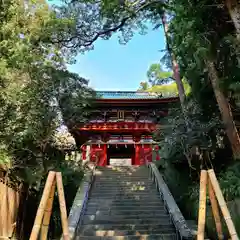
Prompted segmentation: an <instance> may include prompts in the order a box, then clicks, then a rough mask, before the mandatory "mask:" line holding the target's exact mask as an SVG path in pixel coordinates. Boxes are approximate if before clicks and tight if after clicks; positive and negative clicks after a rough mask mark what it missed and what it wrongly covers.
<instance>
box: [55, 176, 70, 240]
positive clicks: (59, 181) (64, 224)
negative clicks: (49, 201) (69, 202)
mask: <svg viewBox="0 0 240 240" xmlns="http://www.w3.org/2000/svg"><path fill="white" fill-rule="evenodd" d="M56 180H57V190H58V200H59V205H60V212H61V222H62V231H63V240H69V230H68V219H67V208H66V202H65V196H64V190H63V183H62V174H61V173H60V172H57V173H56Z"/></svg>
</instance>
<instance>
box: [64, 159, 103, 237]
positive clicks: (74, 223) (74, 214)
mask: <svg viewBox="0 0 240 240" xmlns="http://www.w3.org/2000/svg"><path fill="white" fill-rule="evenodd" d="M98 162H99V158H98V159H97V161H95V162H93V168H92V169H91V168H90V171H88V172H87V173H86V174H84V177H83V181H82V182H81V184H80V186H79V188H78V190H77V193H76V196H75V198H74V202H73V205H72V208H71V211H70V213H69V217H68V226H69V238H70V240H72V239H74V237H75V234H76V230H77V227H78V225H79V224H80V223H81V221H82V217H83V215H84V213H85V210H86V204H87V200H88V196H89V192H90V190H91V187H92V183H93V180H94V176H95V173H96V167H97V165H98ZM88 163H89V162H88ZM91 163H92V162H91ZM84 166H87V164H85V165H84ZM86 169H87V168H84V170H86ZM88 169H89V168H88ZM84 170H83V171H84Z"/></svg>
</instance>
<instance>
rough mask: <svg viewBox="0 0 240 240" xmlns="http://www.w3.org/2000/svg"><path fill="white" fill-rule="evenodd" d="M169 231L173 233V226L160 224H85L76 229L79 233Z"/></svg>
mask: <svg viewBox="0 0 240 240" xmlns="http://www.w3.org/2000/svg"><path fill="white" fill-rule="evenodd" d="M165 228H167V229H169V228H171V229H172V230H173V231H174V229H175V228H174V226H173V225H166V224H164V225H162V224H160V223H157V222H155V223H153V224H131V223H130V224H98V225H92V224H85V225H81V227H80V228H79V229H78V232H80V231H86V230H92V231H98V230H102V231H112V230H113V231H116V230H120V231H121V230H129V231H141V230H142V231H155V230H159V229H160V230H162V229H165Z"/></svg>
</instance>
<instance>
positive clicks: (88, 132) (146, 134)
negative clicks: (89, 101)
mask: <svg viewBox="0 0 240 240" xmlns="http://www.w3.org/2000/svg"><path fill="white" fill-rule="evenodd" d="M96 93H97V94H96V99H95V101H94V104H95V105H94V108H93V109H92V110H91V113H90V114H89V120H88V123H87V124H80V125H79V127H77V128H75V129H73V130H72V133H73V134H74V136H75V139H76V142H77V144H78V145H80V146H81V150H82V158H83V160H86V161H88V160H90V161H93V162H95V161H98V165H100V166H106V165H112V164H117V165H121V164H122V165H144V164H147V163H148V162H151V161H153V160H159V159H160V156H159V155H158V145H157V143H156V142H154V141H153V139H152V135H153V132H154V131H155V130H156V126H157V124H159V123H160V119H161V118H162V117H164V116H166V115H167V112H168V108H169V104H171V103H172V102H176V101H179V99H178V97H176V96H175V97H170V96H167V97H164V96H162V95H161V94H160V95H159V94H157V93H148V92H113V91H110V92H96Z"/></svg>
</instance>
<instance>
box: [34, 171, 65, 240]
mask: <svg viewBox="0 0 240 240" xmlns="http://www.w3.org/2000/svg"><path fill="white" fill-rule="evenodd" d="M56 184H57V191H58V199H59V205H60V213H61V222H62V229H63V239H64V240H69V233H68V219H67V209H66V202H65V196H64V189H63V183H62V174H61V173H60V172H57V173H56V172H53V171H50V172H49V174H48V178H47V181H46V184H45V187H44V190H43V195H42V198H41V201H40V204H39V207H38V210H37V214H36V218H35V221H34V225H33V228H32V232H31V235H30V240H37V239H38V235H39V231H40V229H41V240H46V239H47V235H48V228H49V222H50V217H51V213H52V205H53V201H54V194H55V186H56Z"/></svg>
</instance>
